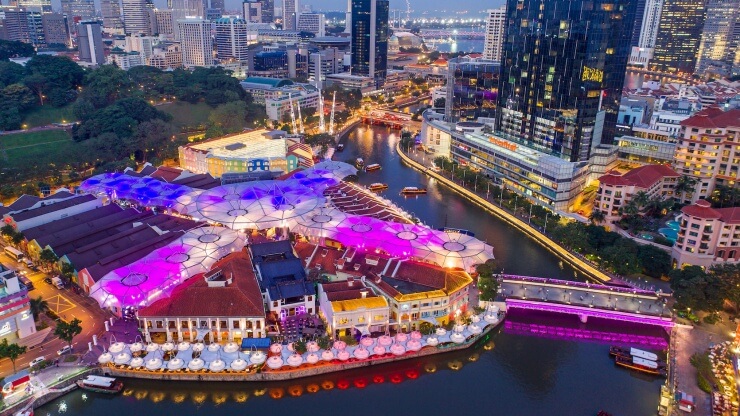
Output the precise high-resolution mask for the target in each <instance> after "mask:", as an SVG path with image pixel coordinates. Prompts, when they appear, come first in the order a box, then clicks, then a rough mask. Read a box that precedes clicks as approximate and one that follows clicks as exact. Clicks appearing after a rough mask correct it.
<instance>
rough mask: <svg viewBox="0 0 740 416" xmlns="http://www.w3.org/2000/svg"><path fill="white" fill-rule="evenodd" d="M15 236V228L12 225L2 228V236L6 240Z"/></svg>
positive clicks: (0, 233) (0, 232)
mask: <svg viewBox="0 0 740 416" xmlns="http://www.w3.org/2000/svg"><path fill="white" fill-rule="evenodd" d="M13 234H15V228H13V226H12V225H10V224H5V225H3V226H2V228H0V235H2V236H3V237H6V238H10V237H12V236H13Z"/></svg>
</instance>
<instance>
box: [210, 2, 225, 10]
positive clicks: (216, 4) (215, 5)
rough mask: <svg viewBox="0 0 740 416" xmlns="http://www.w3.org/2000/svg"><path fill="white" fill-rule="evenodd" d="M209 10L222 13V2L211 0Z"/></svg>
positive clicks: (223, 6)
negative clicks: (216, 10)
mask: <svg viewBox="0 0 740 416" xmlns="http://www.w3.org/2000/svg"><path fill="white" fill-rule="evenodd" d="M210 8H211V9H218V10H220V11H221V13H223V12H224V8H225V5H224V0H211V7H210Z"/></svg>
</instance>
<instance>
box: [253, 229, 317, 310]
mask: <svg viewBox="0 0 740 416" xmlns="http://www.w3.org/2000/svg"><path fill="white" fill-rule="evenodd" d="M249 253H250V255H251V258H252V262H253V263H254V265H255V266H256V268H257V270H258V273H259V284H260V287H261V288H262V290H263V291H266V292H268V293H269V295H270V299H272V300H276V299H288V298H294V297H299V296H306V295H313V294H314V290H313V288H312V287H311V286H310V285H309V284H308V282H307V281H306V270H305V269H304V268H303V262H301V260H300V259H298V258H297V257H296V256H295V254H294V253H293V246H292V245H291V243H290V241H288V240H281V241H274V242H268V243H260V244H252V245H250V246H249Z"/></svg>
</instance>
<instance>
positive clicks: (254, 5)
mask: <svg viewBox="0 0 740 416" xmlns="http://www.w3.org/2000/svg"><path fill="white" fill-rule="evenodd" d="M242 17H244V20H245V21H246V22H247V23H262V3H261V2H259V1H253V0H246V1H244V2H243V3H242Z"/></svg>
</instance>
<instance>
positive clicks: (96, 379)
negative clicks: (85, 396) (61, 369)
mask: <svg viewBox="0 0 740 416" xmlns="http://www.w3.org/2000/svg"><path fill="white" fill-rule="evenodd" d="M76 383H77V386H78V387H79V388H81V389H83V390H89V391H93V392H95V393H107V394H116V393H120V392H121V390H123V383H122V382H120V381H118V380H116V379H115V378H112V377H103V376H87V377H85V378H84V379H82V380H77V381H76Z"/></svg>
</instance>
